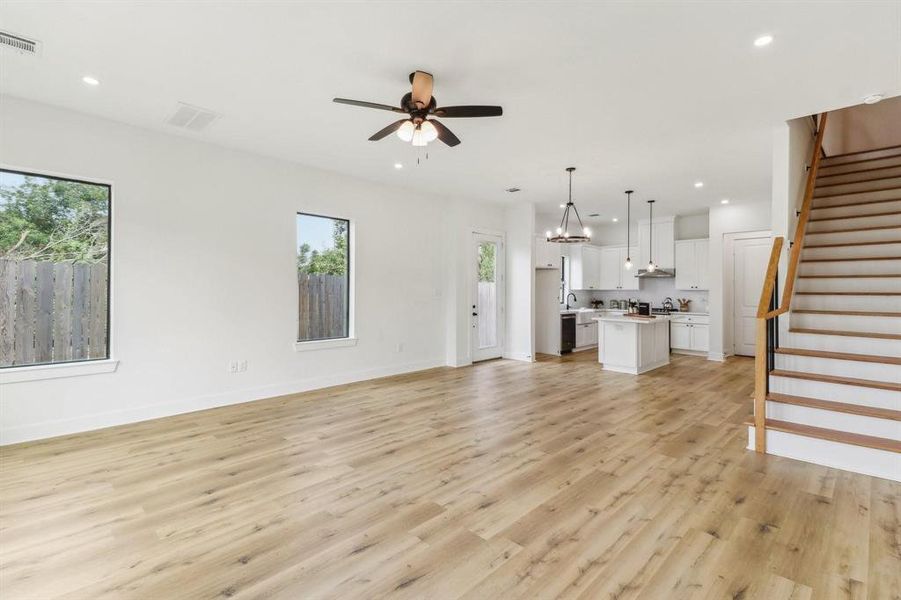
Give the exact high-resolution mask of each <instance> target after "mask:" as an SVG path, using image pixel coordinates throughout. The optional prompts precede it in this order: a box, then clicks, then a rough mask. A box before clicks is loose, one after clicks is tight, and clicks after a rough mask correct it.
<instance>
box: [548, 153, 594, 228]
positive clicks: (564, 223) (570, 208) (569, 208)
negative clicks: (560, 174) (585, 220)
mask: <svg viewBox="0 0 901 600" xmlns="http://www.w3.org/2000/svg"><path fill="white" fill-rule="evenodd" d="M575 170H576V168H575V167H567V168H566V171H567V172H568V173H569V201H568V202H567V203H566V208H564V209H563V218H562V219H560V227H558V228H557V232H556V234H552V233H551V232H550V231H548V232H547V234H546V236H547V241H549V242H556V243H558V244H579V243H584V242H590V241H591V231H589V229H588V228H587V227H585V225H583V224H582V217H580V216H579V209H578V208H576V205H575V204H574V203H573V171H575ZM570 212H572V213H573V214H574V215H575V216H576V221H578V222H579V229H578V230H577V231H576V232H570V230H569V216H570ZM573 225H574V226H575V223H573Z"/></svg>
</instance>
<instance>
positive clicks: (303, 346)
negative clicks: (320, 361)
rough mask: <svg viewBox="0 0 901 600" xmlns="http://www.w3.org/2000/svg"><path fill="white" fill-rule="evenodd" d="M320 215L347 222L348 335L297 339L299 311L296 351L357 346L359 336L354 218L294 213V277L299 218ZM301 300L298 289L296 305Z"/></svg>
mask: <svg viewBox="0 0 901 600" xmlns="http://www.w3.org/2000/svg"><path fill="white" fill-rule="evenodd" d="M301 216H305V217H318V218H321V219H331V220H332V221H344V222H345V223H347V301H346V302H345V308H344V314H345V319H347V335H346V336H342V337H332V338H321V339H317V340H300V339H297V334H298V333H299V330H300V313H299V312H298V313H297V315H296V318H295V320H294V350H295V351H296V352H305V351H308V350H320V349H326V348H343V347H348V346H356V345H357V338H356V330H355V326H356V323H355V310H354V308H355V303H354V296H355V291H356V290H355V288H356V286H355V284H354V280H355V276H354V275H355V274H354V263H355V260H354V248H355V246H356V244H355V239H354V238H355V231H356V227H355V225H354V221H353V219H351V218H349V217H344V216H338V215H326V214H321V213H316V212H308V211H303V210H298V211H296V212H295V213H294V273H295V275H294V277H295V280H296V278H297V248H298V242H299V241H300V240H299V239H298V236H297V219H298V217H301ZM294 289H295V290H297V286H296V285H295V286H294ZM299 301H300V292H299V290H297V295H296V296H295V306H298V305H299Z"/></svg>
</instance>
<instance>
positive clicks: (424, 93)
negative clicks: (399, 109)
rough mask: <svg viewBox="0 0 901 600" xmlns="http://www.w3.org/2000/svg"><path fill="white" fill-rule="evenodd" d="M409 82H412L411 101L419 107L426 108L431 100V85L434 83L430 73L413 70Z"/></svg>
mask: <svg viewBox="0 0 901 600" xmlns="http://www.w3.org/2000/svg"><path fill="white" fill-rule="evenodd" d="M410 83H412V84H413V102H415V103H416V104H417V105H418V106H419V108H428V106H429V103H430V102H431V101H432V86H433V84H434V78H433V77H432V74H431V73H426V72H425V71H415V72H414V73H413V78H412V81H410Z"/></svg>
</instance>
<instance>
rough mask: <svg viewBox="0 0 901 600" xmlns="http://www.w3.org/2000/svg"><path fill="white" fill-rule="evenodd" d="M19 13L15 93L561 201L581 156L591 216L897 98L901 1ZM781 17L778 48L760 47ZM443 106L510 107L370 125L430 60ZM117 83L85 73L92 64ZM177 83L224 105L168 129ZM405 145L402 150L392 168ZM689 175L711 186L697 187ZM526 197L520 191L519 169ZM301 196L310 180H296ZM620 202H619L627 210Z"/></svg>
mask: <svg viewBox="0 0 901 600" xmlns="http://www.w3.org/2000/svg"><path fill="white" fill-rule="evenodd" d="M0 23H2V28H3V29H4V30H7V31H12V32H15V33H20V34H24V35H27V36H33V37H35V38H37V39H39V40H40V41H41V42H43V55H42V56H41V57H39V58H28V57H23V56H19V55H17V54H13V53H11V52H8V51H4V52H2V53H0V55H2V56H0V89H2V91H3V92H4V93H8V94H11V95H15V96H20V97H24V98H29V99H34V100H38V101H41V102H46V103H50V104H54V105H59V106H64V107H68V108H72V109H75V110H79V111H83V112H87V113H92V114H96V115H102V116H105V117H109V118H112V119H116V120H119V121H123V122H127V123H132V124H135V125H139V126H143V127H148V128H152V129H156V130H160V131H169V132H172V133H178V134H180V135H188V136H191V137H196V138H200V139H204V140H207V141H210V142H213V143H217V144H222V145H226V146H231V147H236V148H242V149H246V150H250V151H253V152H258V153H261V154H266V155H271V156H276V157H280V158H285V159H289V160H292V161H297V162H299V163H304V164H308V165H313V166H316V167H320V168H323V169H328V170H333V171H338V172H344V173H349V174H352V175H356V176H359V177H364V178H367V179H371V180H375V181H380V182H385V183H390V184H397V185H402V186H407V187H411V188H415V189H424V190H430V191H433V192H437V193H440V194H444V195H449V196H461V197H471V198H476V199H484V200H497V201H506V202H510V201H515V202H527V201H532V202H536V203H537V204H538V205H539V209H540V210H543V211H547V210H550V209H553V210H554V211H556V210H557V208H556V207H557V205H558V204H559V203H560V201H561V200H562V199H563V198H564V197H565V191H566V174H565V172H564V168H565V167H566V166H568V165H575V166H576V167H578V171H576V176H575V183H574V195H575V199H576V201H577V202H578V203H579V206H580V209H581V212H582V213H583V214H588V213H591V212H599V213H601V214H602V215H604V218H605V219H606V218H609V217H612V216H613V215H619V213H620V212H622V207H623V205H624V200H623V198H624V197H623V195H622V190H624V189H625V188H627V187H632V188H634V189H635V190H637V192H638V193H637V194H636V200H638V201H641V200H644V199H646V198H648V197H656V198H657V199H658V203H657V207H656V208H657V211H658V212H659V214H676V213H678V214H685V213H690V212H696V211H699V210H703V209H705V208H707V207H709V206H712V205H714V204H716V203H718V202H719V200H720V199H721V198H724V197H729V198H731V199H732V200H733V202H744V201H750V200H761V199H766V198H768V197H769V191H770V175H769V173H770V160H771V159H770V157H771V147H772V135H771V134H772V128H773V126H775V125H777V124H778V123H780V122H782V121H784V120H786V119H789V118H793V117H797V116H801V115H806V114H811V113H815V112H818V111H821V110H826V109H834V108H838V107H843V106H848V105H852V104H857V103H859V102H860V100H861V99H862V98H863V97H864V96H866V95H868V94H871V93H875V92H881V93H884V94H885V95H887V96H893V95H898V94H901V2H899V1H895V2H884V1H883V2H863V1H846V2H822V3H816V2H781V3H777V2H758V3H752V2H721V3H713V2H666V3H653V2H642V3H637V2H636V3H604V4H601V3H566V2H529V3H517V4H514V3H509V2H504V3H500V2H498V3H480V2H465V3H464V2H422V1H419V2H411V3H403V2H328V3H325V2H324V3H311V2H305V3H299V2H297V3H291V2H284V1H282V2H245V3H238V2H224V1H223V2H199V1H198V2H126V1H121V2H65V3H62V2H46V3H40V2H15V1H10V0H8V1H6V2H4V3H3V4H2V6H0ZM764 33H768V34H772V35H773V36H774V37H775V41H774V42H773V43H772V45H770V46H768V47H765V48H755V47H754V45H753V43H752V42H753V40H754V39H755V38H756V37H757V36H758V35H761V34H764ZM417 68H418V69H423V70H427V71H430V72H432V73H434V74H435V80H436V81H435V96H436V97H437V98H438V100H439V103H441V104H445V105H449V104H470V103H481V104H500V105H502V106H503V107H504V113H505V114H504V116H503V117H501V118H498V119H446V120H445V124H446V125H448V126H449V127H451V128H452V129H453V131H454V132H455V133H457V135H459V137H460V138H461V139H462V140H463V144H462V145H460V146H458V147H456V148H447V147H444V146H443V145H440V144H431V145H430V146H429V160H428V161H427V162H425V163H424V164H423V165H422V166H419V167H417V166H416V158H417V155H418V153H417V150H416V149H414V148H413V147H411V146H410V145H409V144H404V143H402V142H401V141H400V140H398V139H397V138H395V137H394V136H391V137H389V138H387V139H385V140H383V141H381V142H378V143H374V142H368V141H367V139H366V138H367V137H368V136H369V135H370V134H372V133H373V132H375V131H376V130H378V129H380V128H381V127H383V126H384V125H386V124H388V123H390V122H391V121H393V120H395V119H394V115H392V114H391V113H388V112H382V111H375V110H367V109H360V108H354V107H349V106H341V105H337V104H333V103H332V102H331V99H332V97H333V96H344V97H350V98H356V99H362V100H370V101H374V102H382V103H387V104H394V103H396V102H397V101H398V100H399V99H400V97H401V95H403V94H404V93H405V92H406V91H407V90H408V89H409V83H408V81H407V74H408V73H409V72H410V71H412V70H414V69H417ZM88 74H89V75H92V76H94V77H96V78H98V79H99V80H100V81H101V84H100V85H99V86H98V87H89V86H87V85H85V84H83V83H82V81H81V78H82V76H84V75H88ZM177 101H183V102H187V103H190V104H195V105H199V106H202V107H206V108H210V109H212V110H215V111H217V112H219V113H222V115H223V118H222V119H221V120H220V121H218V122H216V123H215V124H214V125H213V126H212V127H211V128H210V129H209V130H208V131H206V132H204V133H201V134H192V133H187V132H182V131H180V130H177V129H173V128H172V127H171V126H168V125H165V124H164V120H165V119H166V117H167V116H168V115H169V114H170V113H171V112H172V111H173V109H174V106H175V103H176V102H177ZM395 162H401V163H403V164H404V165H405V167H404V168H403V169H402V170H395V169H394V167H393V165H394V163H395ZM695 180H703V181H704V183H705V185H704V187H703V188H702V189H700V190H696V189H695V188H694V186H693V182H694V181H695ZM514 185H515V186H518V187H521V188H522V190H523V191H522V192H520V193H519V194H515V195H511V194H506V193H505V192H504V191H503V190H504V189H505V188H507V187H510V186H514ZM301 193H302V192H301ZM619 216H621V215H619Z"/></svg>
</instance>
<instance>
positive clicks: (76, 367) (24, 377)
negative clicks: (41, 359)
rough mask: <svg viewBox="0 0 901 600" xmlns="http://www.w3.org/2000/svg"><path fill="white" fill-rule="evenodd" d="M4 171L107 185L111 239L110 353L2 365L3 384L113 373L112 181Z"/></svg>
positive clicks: (10, 168) (108, 288) (4, 168)
mask: <svg viewBox="0 0 901 600" xmlns="http://www.w3.org/2000/svg"><path fill="white" fill-rule="evenodd" d="M0 171H5V172H7V173H12V174H15V175H23V176H26V177H42V178H44V179H56V180H58V181H69V182H72V183H81V184H84V185H93V186H99V187H105V188H106V197H107V200H106V214H107V217H106V239H107V265H106V269H107V281H106V356H105V357H102V358H82V359H78V360H66V361H59V362H47V363H35V364H31V365H9V366H5V367H4V366H0V384H5V383H15V382H20V381H34V380H39V379H56V378H58V377H73V376H78V375H91V374H93V373H111V372H113V371H115V370H116V368H117V367H118V364H119V361H118V360H116V359H114V358H113V357H114V356H115V354H114V352H113V350H114V348H113V278H114V272H113V271H114V269H113V188H114V182H113V181H111V180H104V179H94V178H90V177H83V176H79V175H69V174H66V173H58V172H55V171H37V170H33V169H30V168H26V167H17V166H14V165H8V164H5V163H0Z"/></svg>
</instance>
